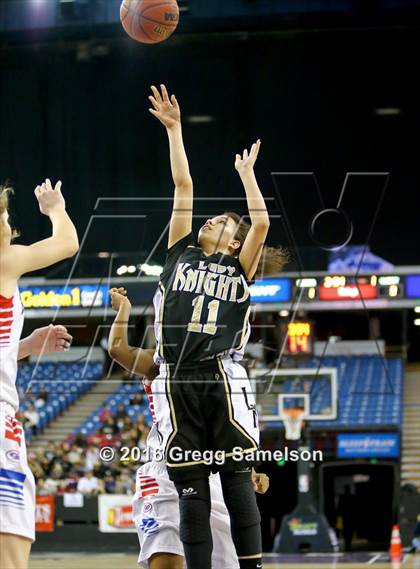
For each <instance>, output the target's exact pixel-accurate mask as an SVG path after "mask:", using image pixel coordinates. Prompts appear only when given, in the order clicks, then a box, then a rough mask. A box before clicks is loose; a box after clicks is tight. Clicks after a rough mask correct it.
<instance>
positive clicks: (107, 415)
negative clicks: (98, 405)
mask: <svg viewBox="0 0 420 569" xmlns="http://www.w3.org/2000/svg"><path fill="white" fill-rule="evenodd" d="M107 419H112V411H111V409H110V408H109V406H108V405H104V407H103V409H102V411H101V412H100V413H99V420H100V422H101V423H105V421H106V420H107Z"/></svg>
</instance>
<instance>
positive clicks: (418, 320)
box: [414, 318, 420, 326]
mask: <svg viewBox="0 0 420 569" xmlns="http://www.w3.org/2000/svg"><path fill="white" fill-rule="evenodd" d="M414 326H420V318H416V319H415V320H414Z"/></svg>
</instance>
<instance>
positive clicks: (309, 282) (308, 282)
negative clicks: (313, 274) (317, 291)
mask: <svg viewBox="0 0 420 569" xmlns="http://www.w3.org/2000/svg"><path fill="white" fill-rule="evenodd" d="M317 284H318V283H317V280H316V279H297V280H296V286H298V287H299V288H312V287H316V285H317Z"/></svg>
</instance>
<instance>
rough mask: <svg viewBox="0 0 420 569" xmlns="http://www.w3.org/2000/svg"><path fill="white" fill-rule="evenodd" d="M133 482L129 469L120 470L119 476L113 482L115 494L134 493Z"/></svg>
mask: <svg viewBox="0 0 420 569" xmlns="http://www.w3.org/2000/svg"><path fill="white" fill-rule="evenodd" d="M135 486H136V485H135V482H134V480H133V478H132V476H131V473H130V471H129V470H124V471H123V472H121V474H120V476H119V478H118V479H117V481H116V483H115V493H116V494H134V492H135V489H136V488H135Z"/></svg>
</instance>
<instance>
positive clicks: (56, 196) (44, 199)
mask: <svg viewBox="0 0 420 569" xmlns="http://www.w3.org/2000/svg"><path fill="white" fill-rule="evenodd" d="M35 196H36V199H37V200H38V203H39V209H40V211H41V213H43V214H44V215H48V216H50V215H51V214H52V213H53V211H54V210H55V209H57V208H61V209H65V208H66V202H65V201H64V198H63V194H62V193H61V182H60V181H58V182H57V183H56V185H55V188H53V187H52V184H51V180H50V179H49V178H47V179H46V180H45V182H44V183H42V184H41V185H40V186H37V187H36V188H35Z"/></svg>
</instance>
